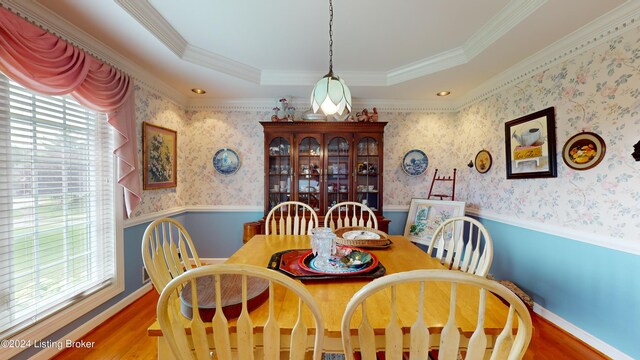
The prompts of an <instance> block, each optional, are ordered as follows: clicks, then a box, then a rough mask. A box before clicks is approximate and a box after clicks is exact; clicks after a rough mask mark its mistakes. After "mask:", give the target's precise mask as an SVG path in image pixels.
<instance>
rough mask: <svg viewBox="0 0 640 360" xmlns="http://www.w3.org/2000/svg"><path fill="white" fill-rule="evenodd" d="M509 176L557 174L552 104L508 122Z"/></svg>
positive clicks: (506, 147) (554, 122) (526, 177)
mask: <svg viewBox="0 0 640 360" xmlns="http://www.w3.org/2000/svg"><path fill="white" fill-rule="evenodd" d="M504 130H505V131H504V133H505V134H504V135H505V149H506V153H507V157H506V162H507V164H506V165H507V179H528V178H545V177H556V176H557V171H558V167H557V164H556V120H555V110H554V108H553V107H550V108H547V109H544V110H540V111H538V112H535V113H533V114H529V115H526V116H523V117H521V118H518V119H515V120H511V121H508V122H507V123H505V129H504Z"/></svg>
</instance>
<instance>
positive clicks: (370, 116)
mask: <svg viewBox="0 0 640 360" xmlns="http://www.w3.org/2000/svg"><path fill="white" fill-rule="evenodd" d="M356 120H358V121H359V122H376V121H378V109H376V108H375V107H374V108H373V111H372V112H371V113H369V110H367V109H364V110H362V111H361V112H359V113H357V114H356Z"/></svg>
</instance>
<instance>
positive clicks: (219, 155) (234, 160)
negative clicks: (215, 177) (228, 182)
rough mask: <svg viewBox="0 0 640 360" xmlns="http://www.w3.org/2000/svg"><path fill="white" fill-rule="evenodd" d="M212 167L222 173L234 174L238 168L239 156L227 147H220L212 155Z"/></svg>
mask: <svg viewBox="0 0 640 360" xmlns="http://www.w3.org/2000/svg"><path fill="white" fill-rule="evenodd" d="M213 168H214V169H216V171H217V172H219V173H220V174H222V175H231V174H235V173H236V172H237V171H238V169H240V156H238V153H237V152H235V151H234V150H232V149H229V148H222V149H220V150H218V151H216V153H215V155H213Z"/></svg>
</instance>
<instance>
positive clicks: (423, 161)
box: [402, 149, 429, 176]
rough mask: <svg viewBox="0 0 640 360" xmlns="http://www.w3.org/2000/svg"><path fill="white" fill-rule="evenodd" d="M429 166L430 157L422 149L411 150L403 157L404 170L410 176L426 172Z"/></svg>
mask: <svg viewBox="0 0 640 360" xmlns="http://www.w3.org/2000/svg"><path fill="white" fill-rule="evenodd" d="M427 166H429V158H428V157H427V154H425V153H424V151H422V150H418V149H413V150H410V151H408V152H407V153H406V154H404V157H403V158H402V171H404V172H405V173H406V174H407V175H410V176H418V175H422V174H424V172H425V171H427Z"/></svg>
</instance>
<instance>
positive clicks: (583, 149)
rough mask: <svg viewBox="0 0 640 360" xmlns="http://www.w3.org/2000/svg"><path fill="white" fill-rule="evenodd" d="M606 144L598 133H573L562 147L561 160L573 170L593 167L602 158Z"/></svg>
mask: <svg viewBox="0 0 640 360" xmlns="http://www.w3.org/2000/svg"><path fill="white" fill-rule="evenodd" d="M605 150H606V146H605V144H604V140H602V138H601V137H600V135H598V134H596V133H592V132H581V133H579V134H575V135H573V136H572V137H571V138H569V140H567V142H566V143H565V144H564V147H563V148H562V160H564V163H565V164H567V166H568V167H570V168H572V169H574V170H587V169H591V168H592V167H595V166H596V165H598V164H599V163H600V161H602V159H603V158H604V153H605Z"/></svg>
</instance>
